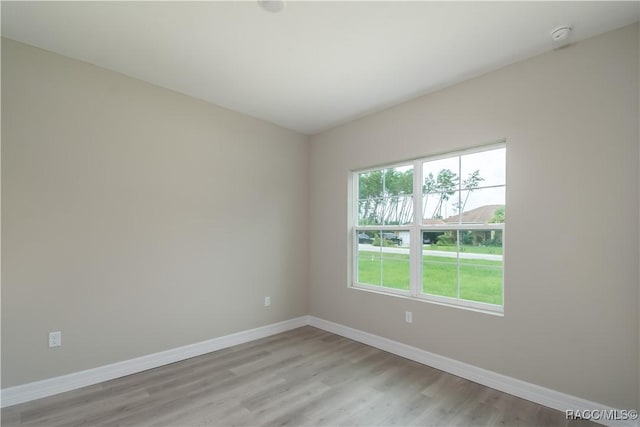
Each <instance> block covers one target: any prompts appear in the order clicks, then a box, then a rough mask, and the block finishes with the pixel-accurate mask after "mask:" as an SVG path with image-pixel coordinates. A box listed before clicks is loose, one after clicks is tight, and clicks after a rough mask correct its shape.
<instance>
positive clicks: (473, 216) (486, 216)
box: [399, 205, 504, 245]
mask: <svg viewBox="0 0 640 427" xmlns="http://www.w3.org/2000/svg"><path fill="white" fill-rule="evenodd" d="M500 208H504V205H485V206H480V207H477V208H475V209H471V210H469V211H466V212H463V213H462V215H460V214H458V215H452V216H450V217H448V218H445V219H437V218H425V219H423V220H422V224H423V225H437V226H442V228H443V229H445V230H446V226H447V224H458V223H461V224H490V223H491V220H492V219H493V217H494V214H495V212H496V210H498V209H500ZM461 216H462V218H461ZM399 234H400V237H401V238H402V241H403V244H405V245H408V244H409V232H403V231H401V232H400V233H399ZM442 234H443V231H424V232H423V233H422V242H423V243H424V244H429V243H435V242H436V241H437V239H438V237H439V236H440V235H442ZM501 234H502V233H501V232H500V231H498V232H496V231H486V232H485V231H474V232H473V233H470V235H469V236H467V239H470V240H469V241H468V242H465V243H468V244H473V245H479V244H482V243H483V242H485V241H488V240H494V239H496V237H498V238H501Z"/></svg>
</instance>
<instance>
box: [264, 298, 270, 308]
mask: <svg viewBox="0 0 640 427" xmlns="http://www.w3.org/2000/svg"><path fill="white" fill-rule="evenodd" d="M270 305H271V297H264V306H265V307H269V306H270Z"/></svg>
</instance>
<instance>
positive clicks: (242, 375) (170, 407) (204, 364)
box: [2, 326, 595, 427]
mask: <svg viewBox="0 0 640 427" xmlns="http://www.w3.org/2000/svg"><path fill="white" fill-rule="evenodd" d="M93 425H100V426H102V425H108V426H116V425H122V426H129V425H145V426H205V425H269V426H277V425H294V426H297V425H300V426H338V425H367V426H368V425H430V426H453V425H457V426H476V425H477V426H481V425H504V426H543V425H549V426H567V425H571V426H578V425H595V424H592V423H589V422H586V421H571V422H568V421H567V420H566V419H565V415H564V413H561V412H559V411H555V410H552V409H549V408H546V407H544V406H540V405H537V404H534V403H531V402H528V401H526V400H523V399H519V398H517V397H514V396H511V395H508V394H505V393H502V392H499V391H496V390H493V389H490V388H488V387H484V386H481V385H479V384H476V383H473V382H471V381H467V380H464V379H462V378H459V377H456V376H454V375H450V374H447V373H444V372H442V371H439V370H437V369H433V368H429V367H427V366H424V365H420V364H418V363H415V362H412V361H410V360H407V359H403V358H401V357H398V356H395V355H392V354H390V353H386V352H384V351H381V350H377V349H375V348H372V347H369V346H367V345H364V344H360V343H358V342H355V341H352V340H349V339H347V338H343V337H340V336H338V335H334V334H331V333H328V332H325V331H322V330H319V329H316V328H313V327H310V326H306V327H303V328H298V329H295V330H292V331H289V332H285V333H282V334H278V335H274V336H271V337H268V338H264V339H261V340H257V341H253V342H250V343H246V344H242V345H239V346H235V347H232V348H228V349H225V350H220V351H216V352H214V353H210V354H206V355H203V356H199V357H195V358H193V359H189V360H185V361H182V362H178V363H173V364H171V365H167V366H163V367H160V368H156V369H151V370H148V371H145V372H142V373H139V374H135V375H130V376H127V377H123V378H119V379H116V380H112V381H108V382H105V383H101V384H96V385H94V386H90V387H85V388H83V389H79V390H74V391H71V392H67V393H63V394H59V395H56V396H51V397H48V398H45V399H40V400H37V401H33V402H28V403H24V404H21V405H15V406H12V407H9V408H5V409H3V410H2V426H6V427H9V426H93Z"/></svg>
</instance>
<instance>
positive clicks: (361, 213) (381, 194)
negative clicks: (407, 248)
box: [358, 165, 413, 225]
mask: <svg viewBox="0 0 640 427" xmlns="http://www.w3.org/2000/svg"><path fill="white" fill-rule="evenodd" d="M412 221H413V166H411V165H410V166H399V167H395V168H387V169H379V170H375V171H371V172H363V173H360V174H358V224H359V225H385V224H386V225H399V224H408V223H411V222H412Z"/></svg>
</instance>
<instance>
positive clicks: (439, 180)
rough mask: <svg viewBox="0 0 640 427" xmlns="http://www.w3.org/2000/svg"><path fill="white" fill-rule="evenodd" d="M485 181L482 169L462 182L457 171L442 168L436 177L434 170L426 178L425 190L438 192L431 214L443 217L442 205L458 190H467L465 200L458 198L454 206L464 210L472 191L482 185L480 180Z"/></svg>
mask: <svg viewBox="0 0 640 427" xmlns="http://www.w3.org/2000/svg"><path fill="white" fill-rule="evenodd" d="M482 181H484V178H482V177H481V176H480V170H475V171H473V172H471V173H470V174H469V176H467V178H466V179H464V180H463V181H462V183H460V178H459V177H458V175H457V174H456V173H454V172H453V171H451V170H450V169H442V170H441V171H440V172H438V176H437V177H434V176H433V173H432V172H429V175H427V177H426V178H425V179H424V185H423V192H424V193H425V194H437V195H438V202H437V203H436V207H435V209H434V210H433V214H432V215H431V218H432V219H442V207H443V206H444V204H445V202H447V201H448V200H449V199H450V198H451V196H453V195H454V194H455V192H456V190H458V189H460V190H467V194H466V195H465V198H464V201H461V200H458V202H457V203H454V207H455V208H456V209H457V210H458V211H459V212H464V208H465V206H466V205H467V201H468V200H469V195H470V194H471V192H472V191H474V190H475V189H476V188H478V187H479V186H480V182H482ZM427 201H428V197H427V198H425V202H424V212H423V216H425V213H426V211H427Z"/></svg>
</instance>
